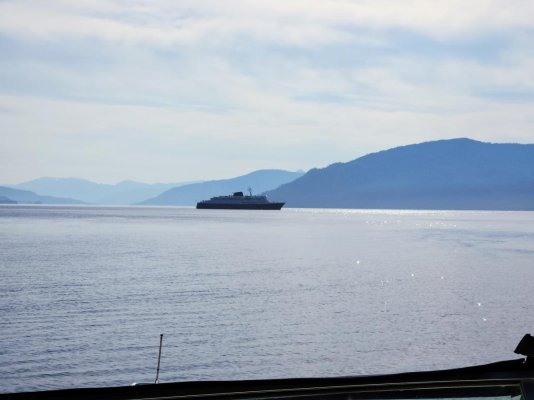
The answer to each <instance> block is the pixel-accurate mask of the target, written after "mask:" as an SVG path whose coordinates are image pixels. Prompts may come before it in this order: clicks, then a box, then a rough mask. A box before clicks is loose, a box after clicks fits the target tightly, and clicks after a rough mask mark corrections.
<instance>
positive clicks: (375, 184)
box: [267, 138, 534, 210]
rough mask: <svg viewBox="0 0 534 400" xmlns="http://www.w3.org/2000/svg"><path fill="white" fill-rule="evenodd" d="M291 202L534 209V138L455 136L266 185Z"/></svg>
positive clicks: (272, 193)
mask: <svg viewBox="0 0 534 400" xmlns="http://www.w3.org/2000/svg"><path fill="white" fill-rule="evenodd" d="M267 195H268V196H269V198H270V199H272V200H283V201H286V207H340V208H379V209H388V208H389V209H451V210H468V209H474V210H534V145H533V144H527V145H522V144H508V143H507V144H495V143H483V142H478V141H475V140H471V139H465V138H462V139H452V140H439V141H434V142H426V143H420V144H414V145H409V146H403V147H397V148H393V149H390V150H386V151H380V152H378V153H372V154H368V155H366V156H364V157H361V158H358V159H355V160H353V161H350V162H347V163H336V164H332V165H330V166H328V167H326V168H322V169H312V170H310V171H309V172H308V173H306V174H305V175H304V176H302V177H301V178H299V179H297V180H295V181H293V182H290V183H288V184H285V185H282V186H281V187H279V188H277V189H274V190H271V191H269V192H267Z"/></svg>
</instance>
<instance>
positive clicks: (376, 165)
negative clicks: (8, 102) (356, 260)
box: [0, 139, 534, 210]
mask: <svg viewBox="0 0 534 400" xmlns="http://www.w3.org/2000/svg"><path fill="white" fill-rule="evenodd" d="M248 187H251V188H252V189H253V191H254V193H262V192H266V194H267V195H268V196H269V198H270V199H271V200H274V201H285V202H286V207H318V208H320V207H325V208H338V207H339V208H364V209H365V208H367V209H369V208H377V209H430V210H435V209H450V210H534V144H496V143H483V142H478V141H475V140H471V139H451V140H438V141H433V142H426V143H420V144H414V145H408V146H402V147H396V148H393V149H390V150H385V151H380V152H377V153H372V154H368V155H366V156H363V157H360V158H357V159H355V160H352V161H349V162H346V163H336V164H332V165H329V166H328V167H326V168H321V169H312V170H310V171H308V172H307V173H306V174H304V172H301V171H299V172H290V171H284V170H274V169H273V170H259V171H254V172H252V173H249V174H247V175H243V176H238V177H236V178H231V179H222V180H212V181H206V182H196V183H188V184H180V183H169V184H162V183H156V184H145V183H139V182H132V181H124V182H120V183H118V184H116V185H105V184H98V183H94V182H90V181H87V180H83V179H75V178H72V179H61V178H40V179H36V180H33V181H30V182H25V183H22V184H19V185H15V186H11V187H4V186H0V203H2V204H7V203H14V202H16V203H21V204H27V203H30V204H35V203H42V204H79V203H82V202H85V203H92V204H142V205H187V206H191V205H194V204H195V203H196V202H197V201H199V200H203V199H209V198H210V197H213V196H216V195H223V194H230V193H232V192H236V191H246V190H247V188H248ZM21 189H24V190H21Z"/></svg>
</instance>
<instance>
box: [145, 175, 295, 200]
mask: <svg viewBox="0 0 534 400" xmlns="http://www.w3.org/2000/svg"><path fill="white" fill-rule="evenodd" d="M303 174H304V173H303V172H300V171H298V172H291V171H283V170H276V169H264V170H259V171H254V172H251V173H250V174H247V175H243V176H238V177H236V178H232V179H222V180H215V181H207V182H202V183H194V184H189V185H184V186H180V187H176V188H173V189H170V190H167V191H166V192H164V193H162V194H160V195H159V196H157V197H154V198H152V199H148V200H146V201H143V202H142V203H140V204H142V205H184V206H185V205H188V206H191V205H195V204H196V203H197V202H198V201H199V200H205V199H209V198H210V197H213V196H217V195H223V194H230V193H232V192H238V191H246V189H247V188H249V187H250V188H252V189H253V190H254V192H255V193H262V192H264V191H266V190H269V189H274V188H276V187H278V186H280V185H282V184H284V183H287V182H290V181H292V180H294V179H297V178H298V177H300V176H302V175H303Z"/></svg>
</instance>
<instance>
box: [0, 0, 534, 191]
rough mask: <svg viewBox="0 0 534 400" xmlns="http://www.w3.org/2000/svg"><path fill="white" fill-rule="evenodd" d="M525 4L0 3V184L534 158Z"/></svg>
mask: <svg viewBox="0 0 534 400" xmlns="http://www.w3.org/2000/svg"><path fill="white" fill-rule="evenodd" d="M533 15H534V2H533V1H531V0H528V1H523V0H513V1H510V0H505V1H498V0H487V1H486V0H469V1H465V0H462V1H456V0H449V1H448V0H443V1H431V0H362V1H359V0H354V1H347V0H319V1H316V0H265V1H264V0H247V1H244V0H213V1H210V0H178V1H176V0H76V1H72V0H51V1H46V2H45V1H42V0H0V135H1V137H0V139H1V146H0V182H1V183H5V184H15V183H20V182H23V181H27V180H30V179H34V178H38V177H42V176H53V177H79V178H85V179H90V180H93V181H96V182H102V183H115V182H118V181H121V180H125V179H133V180H138V181H144V182H182V181H191V180H204V179H218V178H228V177H234V176H237V175H242V174H244V173H247V172H250V171H253V170H256V169H263V168H280V169H288V170H299V169H302V170H307V169H309V168H313V167H324V166H326V165H329V164H331V163H334V162H339V161H341V162H344V161H349V160H352V159H354V158H357V157H359V156H362V155H364V154H367V153H369V152H374V151H379V150H383V149H387V148H391V147H395V146H399V145H405V144H411V143H419V142H424V141H429V140H437V139H447V138H456V137H469V138H472V139H476V140H481V141H488V142H518V143H534V18H533V17H532V16H533Z"/></svg>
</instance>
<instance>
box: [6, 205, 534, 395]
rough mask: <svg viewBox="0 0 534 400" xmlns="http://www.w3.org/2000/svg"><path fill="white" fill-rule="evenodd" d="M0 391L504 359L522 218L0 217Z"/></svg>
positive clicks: (519, 312) (62, 213)
mask: <svg viewBox="0 0 534 400" xmlns="http://www.w3.org/2000/svg"><path fill="white" fill-rule="evenodd" d="M0 278H1V280H0V315H1V320H0V377H1V379H0V391H1V392H12V391H26V390H45V389H53V388H69V387H78V386H85V387H89V386H108V385H128V384H130V383H132V382H134V381H138V382H139V381H141V382H150V381H152V380H153V379H154V376H155V367H156V362H157V350H158V342H159V334H160V333H164V334H165V337H164V347H163V356H162V361H161V368H162V371H161V374H160V379H161V381H162V382H169V381H177V380H207V379H251V378H273V377H309V376H336V375H359V374H376V373H392V372H401V371H408V370H427V369H436V368H448V367H458V366H464V365H466V364H473V363H484V362H491V361H496V360H501V359H510V358H515V357H514V356H515V355H514V354H513V349H514V348H515V345H516V344H517V342H518V341H519V339H520V338H521V337H522V335H523V334H524V333H527V332H531V333H534V312H533V306H534V295H533V290H532V288H533V287H534V284H533V282H534V213H532V212H524V213H523V212H447V211H442V212H430V211H373V210H365V211H363V210H299V209H284V210H282V211H280V212H276V211H274V212H273V211H270V212H269V211H267V212H266V211H230V210H195V209H190V208H172V207H169V208H150V207H145V208H143V207H124V208H121V207H48V206H2V207H0Z"/></svg>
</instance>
